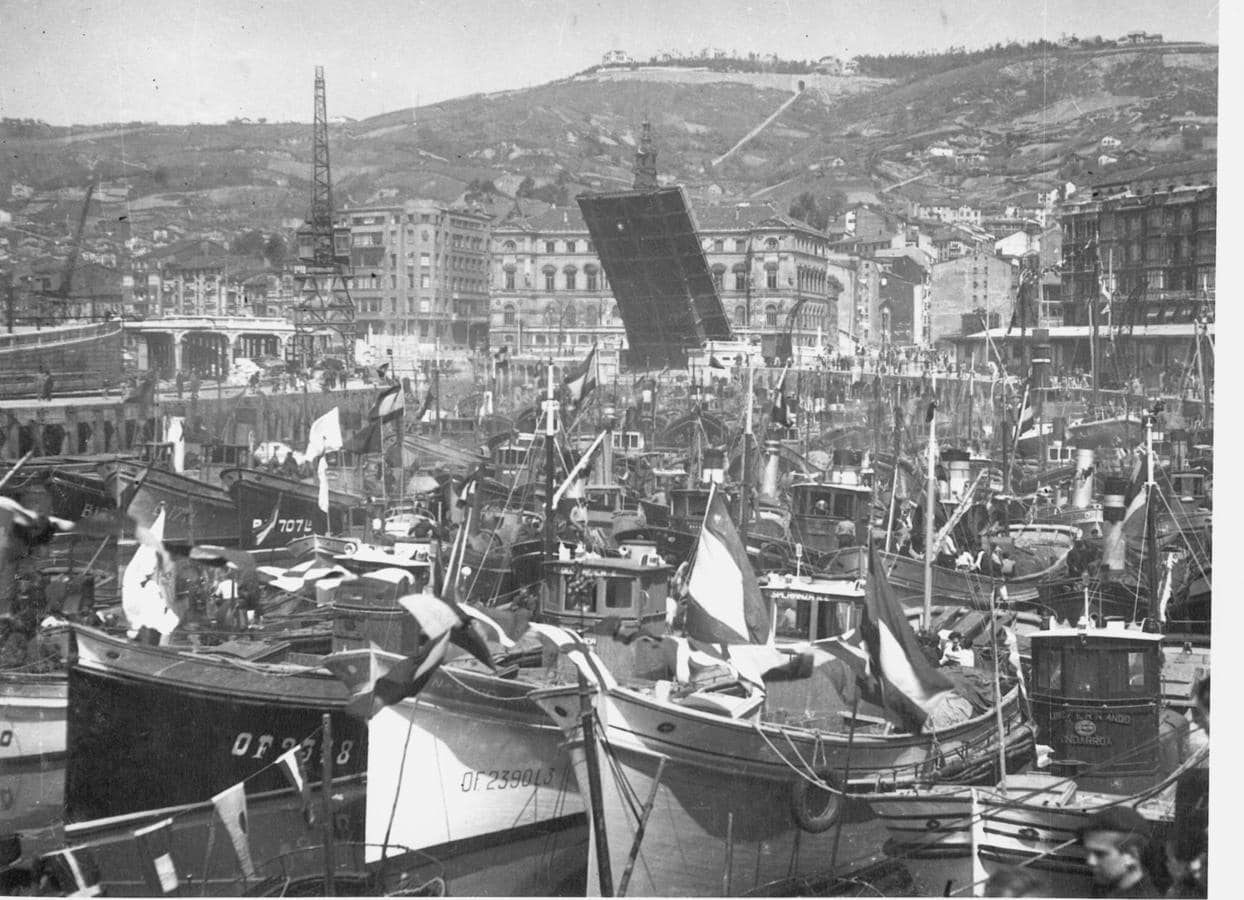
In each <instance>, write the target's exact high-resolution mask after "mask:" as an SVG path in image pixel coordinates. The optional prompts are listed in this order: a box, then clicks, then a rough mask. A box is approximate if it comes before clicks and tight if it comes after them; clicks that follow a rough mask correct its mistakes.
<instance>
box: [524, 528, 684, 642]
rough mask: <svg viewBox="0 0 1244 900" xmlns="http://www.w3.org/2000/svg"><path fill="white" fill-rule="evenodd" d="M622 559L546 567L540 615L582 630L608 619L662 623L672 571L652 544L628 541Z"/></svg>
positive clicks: (590, 558)
mask: <svg viewBox="0 0 1244 900" xmlns="http://www.w3.org/2000/svg"><path fill="white" fill-rule="evenodd" d="M619 552H620V553H621V554H623V555H620V556H597V555H595V554H586V555H580V556H577V557H574V558H558V559H556V560H548V561H546V562H545V563H544V591H543V600H542V603H541V615H542V616H543V618H544V619H545V621H549V622H554V623H556V624H558V625H566V626H569V627H572V628H576V629H579V630H588V629H591V628H592V627H593V626H594V625H595V624H596V623H598V622H601V621H602V620H604V619H608V618H616V619H619V620H620V621H621V622H622V623H623V624H632V625H635V626H638V625H642V624H643V623H645V622H663V621H664V620H665V615H666V608H665V598H666V595H667V593H668V589H669V577H670V575H671V574H672V572H673V568H672V567H671V566H669V565H667V564H666V562H665V560H663V559H662V558H661V557H660V555H658V553H657V551H656V545H655V544H653V543H651V542H650V541H628V542H626V543H625V544H623V545H622V547H621V548H620V550H619Z"/></svg>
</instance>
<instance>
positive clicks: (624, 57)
mask: <svg viewBox="0 0 1244 900" xmlns="http://www.w3.org/2000/svg"><path fill="white" fill-rule="evenodd" d="M634 61H635V60H633V59H631V55H630V54H629V53H627V52H626V51H625V50H609V51H607V52H606V53H605V55H604V56H602V57H601V58H600V64H601V65H602V66H629V65H630V64H631V63H633V62H634Z"/></svg>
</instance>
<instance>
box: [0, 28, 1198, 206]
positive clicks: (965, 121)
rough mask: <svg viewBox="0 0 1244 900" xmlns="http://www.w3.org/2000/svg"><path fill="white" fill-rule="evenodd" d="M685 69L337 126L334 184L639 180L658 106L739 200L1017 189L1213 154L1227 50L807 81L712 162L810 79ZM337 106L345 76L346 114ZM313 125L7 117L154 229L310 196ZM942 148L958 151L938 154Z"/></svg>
mask: <svg viewBox="0 0 1244 900" xmlns="http://www.w3.org/2000/svg"><path fill="white" fill-rule="evenodd" d="M663 73H664V74H663ZM687 73H688V70H686V69H682V70H672V72H671V70H661V69H640V70H638V71H635V72H625V71H624V72H618V71H616V70H612V71H611V70H604V71H600V72H596V73H592V74H589V75H582V76H578V77H575V78H572V79H566V80H562V81H558V82H553V83H550V84H545V85H540V86H537V87H532V88H529V89H525V90H516V91H506V92H502V93H497V94H491V95H474V96H469V97H463V98H459V99H455V100H451V101H446V102H444V103H440V104H436V105H431V106H426V107H422V108H420V109H418V110H412V109H405V110H398V111H395V112H392V113H388V114H385V115H382V116H376V117H373V118H370V119H367V120H363V121H359V122H351V123H348V124H346V125H334V126H332V128H331V130H330V138H331V142H332V160H333V178H334V185H335V198H336V200H337V202H338V205H344V204H345V203H346V202H354V203H362V202H368V201H370V200H372V199H374V198H376V197H377V196H380V197H401V196H413V195H419V196H431V197H435V198H438V199H441V200H446V201H451V200H456V199H459V198H461V197H462V195H463V194H464V192H466V191H467V190H468V188H470V187H474V188H477V189H478V188H480V187H486V188H490V187H495V188H496V193H495V195H494V196H492V197H491V202H492V204H493V205H494V208H495V209H497V210H498V211H504V210H505V209H506V208H507V207H508V204H509V200H508V198H509V197H510V196H513V194H514V193H515V192H516V191H517V190H518V189H519V186H520V185H521V184H522V183H523V181H524V179H530V180H529V181H528V182H527V185H526V188H527V189H528V190H530V189H532V188H535V189H537V190H538V189H539V188H541V187H542V186H544V187H545V188H546V196H556V195H558V192H560V196H561V197H562V198H565V197H569V196H572V195H573V194H574V193H575V192H576V191H578V190H580V189H583V188H595V189H616V188H620V187H626V186H628V185H629V184H630V181H631V161H632V158H633V153H634V146H635V143H636V139H637V133H638V129H639V125H640V123H641V122H642V121H643V120H644V118H645V117H647V118H650V119H651V121H652V123H653V127H654V130H655V134H656V140H657V147H658V151H659V156H658V167H659V169H660V171H661V174H662V176H663V177H664V178H669V179H671V180H675V181H678V182H680V183H683V184H685V185H687V186H688V187H689V188H690V189H691V190H692V191H693V193H694V192H695V191H697V190H699V189H702V188H706V187H708V186H709V185H715V186H716V187H717V188H720V189H721V191H722V192H724V194H725V195H726V196H728V197H729V196H739V197H743V196H757V195H761V194H764V195H765V196H766V197H767V198H768V199H771V200H773V201H775V202H779V203H780V202H786V201H787V200H788V199H789V198H790V197H792V196H794V195H795V194H796V193H798V192H800V191H803V190H812V191H814V192H816V193H819V194H822V195H824V194H827V193H829V192H830V191H835V190H843V191H849V190H851V189H858V190H873V191H886V190H889V189H891V188H893V187H894V186H895V185H896V184H898V183H899V182H904V181H909V180H910V183H909V184H906V185H904V186H903V187H902V193H904V194H911V195H913V196H918V195H922V194H923V195H926V196H930V197H933V196H942V195H948V194H954V193H956V192H963V193H969V194H970V195H971V196H973V197H975V198H978V199H983V200H989V199H1001V198H1004V197H1006V196H1009V195H1012V194H1015V193H1017V192H1019V191H1023V190H1025V189H1028V188H1032V187H1041V186H1049V185H1051V184H1053V183H1056V181H1057V180H1058V179H1059V178H1060V177H1068V176H1072V177H1078V176H1082V175H1084V174H1085V172H1086V171H1087V170H1091V169H1092V168H1094V167H1095V166H1096V165H1097V161H1096V155H1097V154H1098V152H1100V151H1099V146H1100V145H1099V142H1100V139H1101V138H1102V137H1105V136H1111V137H1114V138H1116V139H1118V140H1119V141H1120V142H1121V146H1120V147H1119V148H1118V151H1114V150H1112V151H1111V152H1112V153H1116V155H1117V154H1118V153H1122V154H1123V155H1124V157H1125V158H1124V159H1123V160H1122V162H1133V161H1143V159H1152V160H1154V161H1169V160H1173V159H1178V158H1181V157H1184V156H1190V155H1197V153H1198V152H1199V153H1201V154H1204V153H1206V152H1212V148H1213V141H1214V137H1213V135H1214V134H1216V132H1215V131H1213V129H1214V123H1215V120H1214V119H1213V117H1214V116H1215V115H1216V112H1217V105H1218V97H1217V78H1218V52H1217V48H1216V47H1208V46H1180V47H1168V46H1151V47H1144V48H1137V49H1135V50H1118V49H1110V50H1096V51H1061V52H1057V53H1047V54H1033V53H1027V54H1018V55H1016V56H1015V57H1014V58H1010V59H993V60H987V61H985V62H980V63H976V64H973V65H967V66H962V67H960V68H957V69H953V70H951V71H947V72H942V73H940V74H934V75H931V76H928V77H922V78H918V79H914V80H911V81H907V82H905V83H897V82H888V81H885V80H882V79H850V78H839V79H828V80H826V79H821V80H820V81H819V82H818V81H816V80H815V79H812V78H809V79H808V81H809V84H808V85H807V88H808V89H807V90H805V91H803V92H802V93H801V94H800V96H799V97H798V98H797V99H796V100H795V101H794V102H793V103H791V105H790V107H789V109H787V110H785V111H784V112H783V113H782V114H781V116H779V117H778V118H777V119H776V121H774V122H773V123H772V124H771V125H770V126H768V127H767V128H765V129H764V130H763V131H761V132H760V133H759V134H757V135H756V136H755V137H753V138H752V139H750V140H749V141H748V142H746V143H745V144H744V145H743V146H742V147H740V148H739V149H738V150H737V151H736V152H735V153H733V154H731V156H730V157H729V158H728V159H727V160H726V161H724V162H723V163H722V164H721V165H720V166H719V167H717V168H713V167H712V166H711V164H710V161H711V160H713V159H714V158H716V157H718V156H720V155H721V154H723V153H725V152H726V150H728V149H729V148H730V147H732V146H733V145H734V144H735V143H736V142H737V141H739V140H740V139H741V138H743V137H744V136H745V135H747V134H748V132H749V131H751V130H752V129H753V128H755V127H756V126H757V125H758V124H760V123H761V122H762V121H764V119H765V118H766V117H767V116H769V115H770V114H771V113H773V112H774V111H775V110H776V109H778V107H780V106H781V105H782V104H783V103H784V102H786V101H788V100H790V98H791V95H792V86H793V85H794V82H795V80H796V79H794V78H789V77H788V78H786V79H785V81H784V80H783V79H782V78H780V77H778V78H775V77H773V76H766V77H763V78H762V77H748V76H746V75H741V74H739V73H726V74H724V75H720V76H714V74H713V73H700V74H697V75H695V76H694V77H691V76H689V75H688V74H687ZM331 104H332V85H331V78H330V83H329V106H330V112H331ZM1188 114H1192V115H1194V116H1195V117H1198V119H1199V124H1198V126H1197V127H1199V128H1200V129H1201V131H1199V132H1197V137H1196V139H1195V140H1189V138H1188V134H1187V132H1186V131H1181V128H1184V127H1185V126H1186V125H1187V121H1181V120H1186V118H1187V116H1188ZM310 131H311V129H310V127H309V126H308V125H305V124H297V123H284V124H229V125H193V126H187V127H173V126H160V125H153V124H142V123H131V124H130V125H129V126H124V127H123V126H104V127H101V128H99V129H88V130H77V131H74V132H70V131H69V130H67V129H52V128H46V127H44V128H33V129H32V128H15V127H11V126H5V127H4V128H0V142H3V146H4V149H5V151H6V152H5V153H4V156H3V159H2V160H0V187H6V188H7V186H8V185H10V184H12V183H13V182H15V181H16V182H22V183H24V184H28V185H31V186H32V187H34V188H35V189H36V190H42V191H50V190H55V189H57V188H70V187H77V188H81V187H82V186H83V185H85V184H86V183H87V181H88V180H89V179H90V177H91V174H90V173H91V172H95V173H97V174H99V175H103V176H104V177H108V178H112V179H114V180H119V181H122V182H124V183H126V184H128V185H129V186H130V189H131V192H130V203H129V204H128V207H129V211H130V215H132V217H133V218H132V221H133V222H135V223H136V224H138V225H139V227H142V226H143V225H144V224H146V223H149V222H151V221H156V220H172V221H177V220H184V221H186V222H191V223H196V224H199V225H203V224H204V223H210V224H213V225H216V226H218V227H221V228H236V229H240V228H243V227H252V226H258V227H268V228H272V227H276V226H277V225H278V224H279V223H280V222H281V221H282V220H283V219H285V220H288V219H294V218H298V217H301V216H302V215H303V214H304V213H305V210H306V206H307V201H308V197H309V192H310V185H309V176H310V166H311V162H310V160H311V146H310ZM1207 131H1208V135H1209V136H1208V139H1206V138H1205V133H1206V132H1207ZM1198 143H1200V144H1201V145H1202V147H1203V148H1204V149H1203V150H1199V151H1198V149H1197V146H1196V145H1197V144H1198ZM933 145H937V146H938V147H940V148H941V151H940V152H943V153H945V152H947V148H949V150H950V151H953V153H954V155H955V160H954V161H951V160H949V159H948V158H947V157H945V156H942V157H936V158H935V157H933V156H931V155H930V154H929V148H930V147H931V146H933ZM912 179H914V180H912ZM473 182H474V185H472V183H473ZM489 182H491V184H490V185H489V184H487V183H489ZM221 188H229V189H230V190H227V191H221V190H219V189H221ZM5 193H6V195H7V191H6V192H5ZM714 193H716V191H714ZM475 194H476V195H478V196H481V197H482V199H483V200H484V201H485V202H486V203H487V202H488V201H489V199H490V198H489V197H488V196H486V194H485V195H480V194H479V192H478V191H476V192H475ZM47 200H48V198H47V196H44V197H43V201H44V206H43V207H38V205H37V204H36V206H35V207H32V208H31V209H29V210H26V212H27V213H28V214H29V215H30V217H31V219H33V220H36V221H37V220H38V218H39V216H40V215H42V214H43V212H44V210H55V213H54V215H56V216H63V212H64V211H63V209H62V208H61V205H60V204H56V203H47V202H46V201H47ZM7 206H8V208H11V209H12V208H15V207H16V211H18V212H19V213H20V212H22V211H23V210H22V208H21V206H20V203H18V204H14V203H9V204H7ZM93 212H95V210H93ZM100 214H101V215H103V211H102V210H101V211H100Z"/></svg>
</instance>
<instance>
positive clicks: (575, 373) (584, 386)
mask: <svg viewBox="0 0 1244 900" xmlns="http://www.w3.org/2000/svg"><path fill="white" fill-rule="evenodd" d="M562 384H564V385H565V386H566V391H567V392H568V393H569V395H570V401H571V402H572V403H574V404H575V405H576V406H578V405H579V404H581V403H582V402H583V400H584V398H586V397H587V395H588V394H590V393H591V392H592V389H593V388H595V387H596V345H595V344H593V345H592V350H591V352H590V353H588V355H587V359H585V360H583V362H581V363H578V364H577V365H574V366H570V367H569V368H567V369H566V373H565V375H564V376H563V377H562Z"/></svg>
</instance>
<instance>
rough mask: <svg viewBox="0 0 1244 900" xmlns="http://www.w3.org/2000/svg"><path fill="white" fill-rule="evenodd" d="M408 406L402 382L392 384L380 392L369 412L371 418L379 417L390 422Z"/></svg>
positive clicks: (382, 420)
mask: <svg viewBox="0 0 1244 900" xmlns="http://www.w3.org/2000/svg"><path fill="white" fill-rule="evenodd" d="M405 408H406V392H405V391H404V390H402V385H401V383H400V382H399V383H397V384H394V385H390V386H389V387H387V388H385V389H384V390H383V391H381V392H380V395H379V396H378V397H376V402H375V403H373V404H372V407H371V411H370V412H369V413H368V414H367V417H368V418H369V419H379V420H380V421H381V422H389V421H392V420H393V419H396V418H397V417H398V416H400V415H401V414H402V410H404V409H405Z"/></svg>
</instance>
